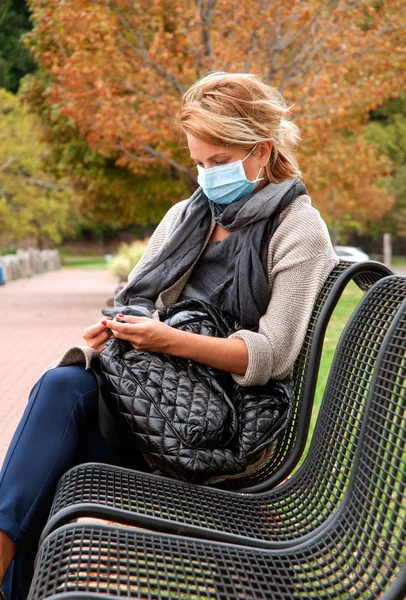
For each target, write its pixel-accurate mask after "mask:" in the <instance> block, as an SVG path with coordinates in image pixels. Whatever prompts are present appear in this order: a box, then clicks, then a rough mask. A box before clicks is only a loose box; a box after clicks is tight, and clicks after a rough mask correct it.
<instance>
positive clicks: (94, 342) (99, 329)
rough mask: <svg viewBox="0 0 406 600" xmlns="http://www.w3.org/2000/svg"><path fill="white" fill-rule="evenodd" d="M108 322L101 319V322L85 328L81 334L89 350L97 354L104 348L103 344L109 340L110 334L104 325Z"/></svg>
mask: <svg viewBox="0 0 406 600" xmlns="http://www.w3.org/2000/svg"><path fill="white" fill-rule="evenodd" d="M105 322H108V321H107V318H106V319H103V322H102V321H100V322H99V323H95V325H90V327H86V329H85V330H84V332H83V334H82V335H83V338H84V339H85V341H86V343H87V345H88V346H90V348H94V349H95V350H97V351H98V352H100V350H101V349H102V348H103V347H104V345H105V343H106V342H107V341H108V340H109V339H110V338H111V336H112V332H111V330H110V329H108V328H107V327H106V326H105V325H104V323H105Z"/></svg>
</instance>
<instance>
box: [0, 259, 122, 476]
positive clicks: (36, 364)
mask: <svg viewBox="0 0 406 600" xmlns="http://www.w3.org/2000/svg"><path fill="white" fill-rule="evenodd" d="M115 287H116V280H115V279H114V278H113V277H112V276H111V275H109V274H108V273H106V272H105V271H101V270H98V271H97V270H84V269H83V270H79V269H62V270H60V271H53V272H51V273H46V274H43V275H37V276H35V277H32V278H31V279H20V280H18V281H13V282H10V283H7V284H6V285H4V286H0V315H1V325H0V331H1V333H0V342H1V343H0V465H1V463H2V462H3V459H4V455H5V453H6V450H7V447H8V444H9V442H10V439H11V436H12V434H13V432H14V429H15V427H16V425H17V423H18V421H19V419H20V417H21V415H22V413H23V410H24V408H25V405H26V403H27V397H28V394H29V391H30V389H31V387H32V386H33V384H34V383H35V381H36V380H37V379H38V377H39V375H40V374H41V373H42V371H43V370H44V369H45V368H46V367H47V365H49V363H51V362H52V361H53V360H55V359H56V358H58V357H59V356H61V354H62V353H63V352H64V351H65V350H66V349H67V348H68V347H69V346H72V345H84V343H85V342H84V340H83V338H82V331H83V329H84V328H85V327H87V326H88V325H91V324H92V323H95V322H96V321H98V320H99V318H100V317H101V313H100V309H101V308H103V307H104V306H106V299H107V298H108V297H109V296H112V295H113V292H114V289H115ZM55 401H58V399H57V398H56V399H55Z"/></svg>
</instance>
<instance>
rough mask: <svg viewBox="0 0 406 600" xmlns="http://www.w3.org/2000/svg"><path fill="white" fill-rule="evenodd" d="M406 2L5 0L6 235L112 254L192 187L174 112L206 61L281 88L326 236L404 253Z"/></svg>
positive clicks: (18, 241) (1, 221) (66, 250)
mask: <svg viewBox="0 0 406 600" xmlns="http://www.w3.org/2000/svg"><path fill="white" fill-rule="evenodd" d="M405 22H406V6H405V3H404V1H403V0H372V1H371V0H334V1H332V0H292V1H289V2H273V1H271V0H245V1H244V2H237V1H235V0H148V1H145V0H136V1H135V0H131V1H129V0H29V1H28V2H27V3H25V2H24V0H2V2H1V4H0V132H1V134H0V236H1V237H0V248H1V251H2V253H5V252H6V251H7V252H10V251H11V252H13V251H15V249H16V248H17V247H27V246H28V245H33V246H35V247H40V248H47V247H55V246H57V247H58V248H60V249H61V252H62V255H63V254H65V255H67V254H72V253H74V254H75V253H76V254H84V253H86V252H87V253H90V254H95V255H97V254H98V255H99V256H101V255H102V254H104V253H105V252H112V251H113V252H114V251H115V250H116V249H117V247H118V245H119V243H120V241H122V240H124V241H132V240H134V239H137V238H140V239H142V238H144V237H145V236H147V235H148V234H149V233H150V232H151V231H152V230H153V228H154V227H155V225H156V224H157V223H158V222H159V220H160V219H161V218H162V216H163V215H164V213H165V212H166V210H167V209H168V208H169V207H170V205H171V204H173V203H174V202H176V201H178V200H181V199H183V198H185V197H187V196H189V195H190V193H191V192H192V191H193V190H194V189H195V188H196V172H195V171H194V170H193V168H192V163H191V160H190V157H189V153H188V151H187V148H186V145H185V141H184V139H183V137H182V135H181V134H180V132H179V130H178V128H177V124H176V114H177V111H178V108H179V100H180V97H181V95H182V93H183V92H184V91H185V90H186V89H187V88H188V86H189V85H190V84H191V83H192V82H194V81H195V80H196V79H197V78H198V77H200V76H202V75H204V74H206V73H207V72H209V71H213V70H227V71H251V72H254V73H257V74H259V75H261V76H262V77H263V78H264V79H265V81H266V82H268V83H270V84H272V85H275V86H276V87H278V88H279V89H280V90H281V92H282V93H283V94H284V96H285V97H286V99H287V100H288V102H289V104H291V105H293V107H294V109H293V110H294V115H295V120H296V123H297V124H298V125H299V127H300V129H301V132H302V141H301V143H300V145H299V148H298V158H299V162H300V165H301V167H302V170H303V179H304V182H305V184H306V186H307V188H308V190H309V193H310V194H311V196H312V200H313V203H314V205H315V206H316V207H317V208H318V209H319V210H320V212H321V214H322V216H323V218H324V219H325V221H326V222H327V225H328V227H329V231H330V235H331V237H332V240H333V243H334V244H337V243H341V244H350V245H356V246H362V247H363V249H364V250H365V251H367V252H368V253H370V254H373V255H374V256H379V255H382V236H383V234H384V233H390V234H391V237H392V242H393V253H394V254H395V255H397V256H404V255H405V254H406V252H405V247H406V246H405V239H406V238H405V236H406V96H405V78H406V74H405V72H406V70H405Z"/></svg>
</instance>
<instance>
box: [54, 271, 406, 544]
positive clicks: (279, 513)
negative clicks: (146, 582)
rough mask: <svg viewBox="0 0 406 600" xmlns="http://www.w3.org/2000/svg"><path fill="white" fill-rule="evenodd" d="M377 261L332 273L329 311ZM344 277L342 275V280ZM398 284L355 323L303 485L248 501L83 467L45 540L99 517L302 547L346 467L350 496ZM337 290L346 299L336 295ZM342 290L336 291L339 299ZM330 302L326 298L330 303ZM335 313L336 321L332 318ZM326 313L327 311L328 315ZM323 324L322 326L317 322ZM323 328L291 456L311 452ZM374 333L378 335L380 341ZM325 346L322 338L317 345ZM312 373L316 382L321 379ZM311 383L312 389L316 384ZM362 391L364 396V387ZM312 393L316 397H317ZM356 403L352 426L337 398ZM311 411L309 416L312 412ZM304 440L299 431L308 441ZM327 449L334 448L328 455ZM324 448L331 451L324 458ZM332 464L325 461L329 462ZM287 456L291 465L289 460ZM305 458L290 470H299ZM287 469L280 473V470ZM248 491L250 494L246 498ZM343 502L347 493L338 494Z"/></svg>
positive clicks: (70, 477) (299, 478) (73, 474)
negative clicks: (335, 440)
mask: <svg viewBox="0 0 406 600" xmlns="http://www.w3.org/2000/svg"><path fill="white" fill-rule="evenodd" d="M375 264H376V263H365V264H364V265H351V266H348V265H346V266H344V267H342V266H341V265H339V267H338V268H337V271H339V273H338V275H337V274H336V273H333V277H335V284H334V285H333V286H332V288H331V287H330V293H329V294H327V296H326V297H325V299H324V303H323V308H325V307H326V306H327V305H328V304H329V303H330V304H334V305H335V303H336V302H337V299H338V298H337V295H338V293H341V291H342V290H343V289H344V287H345V283H347V282H348V281H349V280H351V278H352V277H353V276H354V274H356V276H357V277H361V276H362V278H363V283H364V285H367V282H366V281H365V278H366V277H368V278H369V279H372V278H374V277H375V278H378V277H379V276H381V274H382V271H381V272H377V273H374V272H371V271H369V270H367V269H370V268H371V265H372V266H373V267H375ZM340 271H341V272H340ZM400 281H401V283H398V286H399V292H398V293H397V294H395V293H393V294H392V297H391V301H386V300H385V302H382V301H381V292H377V293H376V296H377V297H375V295H374V296H373V297H370V298H369V300H368V301H367V302H366V304H365V305H364V308H363V310H362V312H361V313H360V312H359V311H358V313H357V314H356V316H354V317H353V321H352V325H351V328H350V329H349V330H347V334H346V335H347V338H348V343H346V344H344V342H343V343H342V344H341V346H340V351H339V354H338V355H337V357H336V363H337V364H341V366H340V377H339V378H338V380H337V378H335V379H334V378H333V379H331V383H330V384H329V386H328V388H327V392H326V395H325V400H324V406H325V408H324V413H323V414H325V415H326V418H325V419H324V420H319V425H318V426H317V428H316V434H315V435H316V436H317V439H318V446H317V449H315V450H312V452H311V453H310V455H309V458H308V460H307V461H306V463H305V467H304V468H302V469H301V470H300V471H299V474H298V475H296V476H295V477H294V478H292V479H291V480H289V481H288V482H286V483H285V484H283V485H281V486H279V487H278V488H277V489H274V490H273V491H266V492H262V493H260V494H258V493H257V494H249V495H248V494H246V493H244V494H242V493H241V492H235V491H223V490H219V489H214V488H210V487H207V486H196V485H188V484H186V483H182V482H179V481H176V480H173V479H169V478H164V477H159V476H155V475H150V474H145V473H140V472H136V471H130V470H128V469H121V468H117V467H112V466H110V465H102V464H85V465H79V466H78V467H75V468H73V469H71V470H70V471H68V472H67V473H66V474H65V475H64V476H63V477H62V479H61V482H60V484H59V486H58V490H57V493H56V497H55V500H54V503H53V506H52V509H51V514H50V518H49V521H48V523H47V525H46V527H45V529H44V532H43V538H44V537H45V536H46V535H48V533H49V532H50V531H52V529H54V528H55V527H57V526H59V525H61V524H63V523H66V522H68V521H70V520H73V519H75V518H77V517H80V516H93V517H100V518H104V519H109V520H113V521H119V522H124V523H130V524H136V525H142V526H146V527H148V528H150V529H157V530H159V531H167V532H175V533H178V532H182V533H184V534H185V535H197V536H198V537H206V538H209V539H219V540H227V541H232V542H236V543H244V544H250V545H259V546H261V545H262V546H264V547H267V546H269V545H272V544H273V543H274V542H275V541H277V542H278V543H280V542H287V543H289V542H290V540H294V539H296V538H297V537H298V536H301V535H303V534H304V533H306V532H307V531H309V530H312V529H314V527H315V526H317V524H318V523H319V522H320V521H322V520H323V519H324V518H325V516H326V514H329V512H330V511H331V509H332V507H331V503H329V502H327V501H326V502H325V507H324V510H323V511H320V509H319V496H320V495H323V493H324V494H326V493H328V489H329V487H331V483H330V479H331V477H332V472H333V471H332V468H333V467H332V466H333V465H334V464H336V463H337V461H338V463H343V464H342V466H341V467H340V468H341V470H342V474H341V478H340V483H339V484H337V483H334V485H336V486H337V485H338V486H339V489H340V494H342V493H343V490H344V488H345V485H346V482H347V481H348V474H349V468H350V459H349V458H348V457H351V456H352V454H351V453H353V448H354V431H353V430H354V427H356V426H357V421H358V420H359V414H360V412H361V411H362V409H363V406H364V404H363V403H364V401H365V392H366V389H367V385H368V381H369V380H370V377H371V373H372V368H373V364H374V361H375V359H376V355H377V352H378V349H379V345H380V342H381V340H382V337H383V335H384V333H385V331H386V328H387V327H388V326H389V323H390V320H391V318H392V317H393V315H394V313H395V312H396V310H397V308H398V306H399V303H400V302H401V301H402V300H403V294H404V287H403V280H400ZM337 289H338V290H339V291H337ZM334 290H335V291H334ZM326 298H327V300H326ZM331 310H332V309H331V306H330V307H328V315H329V316H330V314H331ZM319 314H320V313H319ZM315 320H316V319H315ZM318 325H322V327H323V332H322V334H321V332H320V329H318V327H317V326H316V325H312V328H313V331H316V334H315V335H314V336H313V344H316V346H317V354H316V357H315V353H314V349H315V346H314V345H313V346H311V347H308V355H310V354H311V353H312V352H313V358H312V357H311V356H310V357H309V356H307V358H306V359H305V358H303V360H302V362H306V360H307V362H308V363H309V364H310V366H308V368H307V374H308V377H307V381H306V382H305V383H304V384H303V380H301V382H302V387H301V388H300V389H301V390H303V388H305V389H306V386H307V397H306V394H304V393H303V391H302V392H301V395H299V400H303V397H305V401H302V404H301V406H300V407H298V409H297V414H298V415H299V416H297V417H296V423H297V422H298V421H299V422H300V421H301V422H300V423H299V425H297V428H296V429H293V427H292V428H291V429H292V432H291V436H290V437H289V438H287V440H286V444H287V445H288V447H289V448H292V439H293V438H294V437H296V448H295V446H294V447H293V448H294V450H293V451H295V452H298V451H297V447H298V445H299V441H300V444H301V452H302V450H303V448H302V447H303V445H304V441H305V438H306V435H307V428H308V421H309V418H310V412H311V405H312V400H313V395H314V386H315V381H314V379H315V374H316V373H317V369H318V361H319V359H320V356H319V346H321V344H322V339H323V335H324V330H325V323H324V322H323V318H322V317H319V321H318ZM371 332H374V333H373V334H372V335H371ZM317 338H318V339H317ZM354 362H355V363H356V364H357V365H358V371H359V372H358V375H357V377H355V375H354V374H353V363H354ZM312 375H313V377H312ZM310 380H311V381H310ZM356 383H358V384H359V388H356V387H355V384H356ZM309 388H311V392H309ZM345 394H348V395H349V399H348V403H347V404H348V406H350V404H351V418H350V419H346V413H345V411H346V410H349V408H348V407H347V408H346V407H340V406H336V401H335V399H336V396H337V395H345ZM304 406H306V407H307V408H306V410H307V411H308V413H309V414H305V409H304ZM328 419H331V420H336V421H338V422H343V426H342V434H341V435H342V444H341V445H339V446H337V445H335V446H334V445H332V446H330V442H329V440H330V435H331V434H330V430H329V429H328V427H327V428H326V424H327V423H328ZM299 432H300V433H299ZM325 446H326V448H324V447H325ZM321 449H323V453H322V452H321ZM322 458H323V461H324V463H323V462H321V459H322ZM287 461H288V458H287V457H286V458H285V462H287ZM296 462H297V460H296V459H295V460H294V461H293V462H291V463H289V464H291V465H292V468H293V466H294V465H295V464H296ZM279 470H281V469H279ZM312 473H316V474H317V477H318V480H319V491H318V495H317V496H316V495H315V496H314V498H309V494H308V480H309V478H312V477H313V475H312ZM245 491H246V490H244V492H245ZM336 497H337V500H336V501H338V499H339V494H338V493H337V494H336Z"/></svg>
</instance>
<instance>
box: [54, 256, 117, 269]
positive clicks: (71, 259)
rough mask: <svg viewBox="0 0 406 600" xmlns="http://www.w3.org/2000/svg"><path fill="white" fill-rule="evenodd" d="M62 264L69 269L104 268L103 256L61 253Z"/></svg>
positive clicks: (105, 266)
mask: <svg viewBox="0 0 406 600" xmlns="http://www.w3.org/2000/svg"><path fill="white" fill-rule="evenodd" d="M61 259H62V265H63V266H64V267H69V268H70V269H72V268H73V269H106V268H107V262H106V260H105V259H104V256H97V255H95V256H74V255H67V254H62V255H61Z"/></svg>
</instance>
